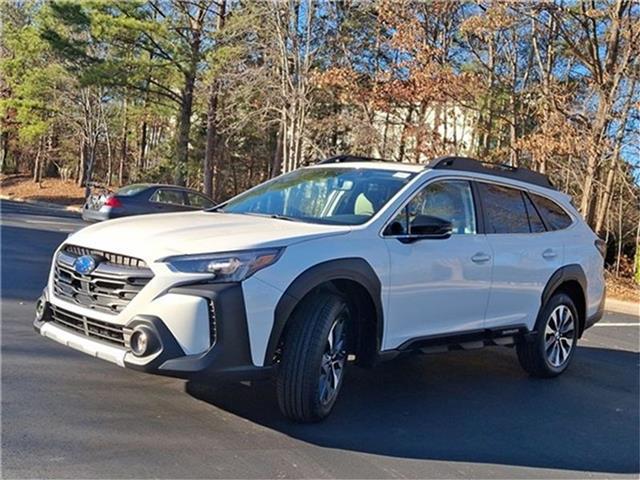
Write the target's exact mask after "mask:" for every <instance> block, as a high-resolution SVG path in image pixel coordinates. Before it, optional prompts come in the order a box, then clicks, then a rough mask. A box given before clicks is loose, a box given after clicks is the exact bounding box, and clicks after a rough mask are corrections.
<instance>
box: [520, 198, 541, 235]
mask: <svg viewBox="0 0 640 480" xmlns="http://www.w3.org/2000/svg"><path fill="white" fill-rule="evenodd" d="M524 204H525V206H526V207H527V215H528V216H529V227H530V228H531V233H540V232H545V231H546V228H544V223H543V222H542V219H541V218H540V214H538V211H537V210H536V207H535V206H534V205H533V203H532V202H531V199H530V198H529V195H527V194H526V193H525V194H524Z"/></svg>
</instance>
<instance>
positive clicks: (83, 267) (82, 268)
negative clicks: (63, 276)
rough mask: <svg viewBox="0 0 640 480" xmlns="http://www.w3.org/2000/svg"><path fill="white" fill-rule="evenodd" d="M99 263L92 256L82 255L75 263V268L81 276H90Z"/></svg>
mask: <svg viewBox="0 0 640 480" xmlns="http://www.w3.org/2000/svg"><path fill="white" fill-rule="evenodd" d="M97 265H98V262H97V261H96V259H95V258H94V257H92V256H91V255H82V256H81V257H78V258H76V261H75V262H73V268H74V270H75V271H76V272H78V273H79V274H81V275H88V274H89V273H91V272H93V271H94V270H95V269H96V266H97Z"/></svg>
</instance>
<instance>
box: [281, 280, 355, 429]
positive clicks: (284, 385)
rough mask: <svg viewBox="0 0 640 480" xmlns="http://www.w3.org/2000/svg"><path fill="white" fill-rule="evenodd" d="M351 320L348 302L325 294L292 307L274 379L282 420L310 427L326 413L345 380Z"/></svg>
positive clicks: (320, 293) (332, 404)
mask: <svg viewBox="0 0 640 480" xmlns="http://www.w3.org/2000/svg"><path fill="white" fill-rule="evenodd" d="M350 320H351V312H350V310H349V306H348V304H347V301H346V300H345V299H344V298H343V297H342V296H340V295H338V294H336V293H332V292H328V291H321V292H318V293H315V294H312V295H311V296H309V297H308V298H305V299H303V300H302V302H301V303H300V305H298V306H297V307H296V309H295V311H294V313H293V315H292V317H291V318H290V320H289V322H290V325H291V327H290V330H289V331H288V333H287V336H286V339H285V342H284V346H283V348H282V358H281V361H280V365H279V370H278V376H277V395H278V404H279V406H280V410H281V411H282V413H283V414H284V415H285V416H286V417H288V418H290V419H292V420H295V421H297V422H315V421H319V420H322V419H323V418H325V417H326V416H327V415H329V413H330V412H331V409H332V408H333V406H334V404H335V402H336V399H337V397H338V393H339V391H340V388H341V387H342V380H343V378H344V370H345V367H346V361H347V340H348V338H347V333H348V327H349V324H350Z"/></svg>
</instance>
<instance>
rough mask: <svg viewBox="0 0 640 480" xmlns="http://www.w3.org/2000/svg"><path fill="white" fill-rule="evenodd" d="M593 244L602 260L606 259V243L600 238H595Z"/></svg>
mask: <svg viewBox="0 0 640 480" xmlns="http://www.w3.org/2000/svg"><path fill="white" fill-rule="evenodd" d="M594 243H595V245H596V248H597V249H598V252H600V255H602V258H603V259H605V258H606V257H607V242H605V241H604V240H602V239H601V238H597V239H596V241H595V242H594Z"/></svg>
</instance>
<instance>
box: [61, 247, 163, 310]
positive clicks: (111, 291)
mask: <svg viewBox="0 0 640 480" xmlns="http://www.w3.org/2000/svg"><path fill="white" fill-rule="evenodd" d="M81 255H93V256H94V257H96V258H99V259H100V261H99V263H98V266H97V267H96V269H95V270H94V271H92V272H91V273H89V274H86V275H83V274H81V273H78V272H76V271H75V268H74V263H75V260H76V258H78V257H79V256H81ZM112 260H113V261H112ZM134 265H135V266H134ZM140 265H144V266H143V267H142V266H140ZM151 278H153V272H152V271H151V270H150V269H149V268H147V267H146V264H145V263H144V261H143V260H140V259H137V258H132V257H127V256H124V255H118V254H115V253H108V252H99V251H96V250H90V249H87V248H83V247H76V246H74V245H67V246H65V247H64V248H63V249H62V250H61V251H60V252H59V253H58V256H57V258H56V262H55V266H54V275H53V291H54V293H55V295H56V296H57V297H58V298H61V299H63V300H66V301H69V302H72V303H75V304H77V305H81V306H83V307H87V308H91V309H94V310H97V311H101V312H106V313H111V314H114V315H115V314H118V313H120V312H121V311H122V310H124V308H125V307H126V306H127V305H128V304H129V302H130V301H131V300H132V299H133V298H134V297H135V296H136V295H137V294H138V293H139V292H140V290H142V289H143V288H144V287H145V285H146V284H147V283H149V280H151Z"/></svg>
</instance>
